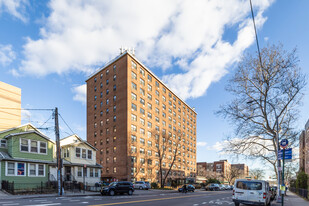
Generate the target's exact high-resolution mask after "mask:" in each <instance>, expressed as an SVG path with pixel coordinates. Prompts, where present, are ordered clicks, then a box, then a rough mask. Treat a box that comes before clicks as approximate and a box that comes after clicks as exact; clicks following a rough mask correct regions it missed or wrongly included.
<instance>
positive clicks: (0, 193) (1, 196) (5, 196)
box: [0, 191, 101, 200]
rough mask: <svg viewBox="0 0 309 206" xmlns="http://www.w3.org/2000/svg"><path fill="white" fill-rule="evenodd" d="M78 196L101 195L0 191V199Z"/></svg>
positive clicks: (93, 194) (97, 194) (95, 194)
mask: <svg viewBox="0 0 309 206" xmlns="http://www.w3.org/2000/svg"><path fill="white" fill-rule="evenodd" d="M78 196H101V194H100V192H88V191H86V192H85V193H84V192H83V191H81V192H66V191H64V194H63V195H62V196H59V195H58V194H56V193H52V194H33V195H12V194H9V193H6V192H3V191H0V200H11V199H29V198H30V199H32V198H46V197H78Z"/></svg>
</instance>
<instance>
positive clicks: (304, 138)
mask: <svg viewBox="0 0 309 206" xmlns="http://www.w3.org/2000/svg"><path fill="white" fill-rule="evenodd" d="M299 167H300V168H299V169H300V170H304V171H305V172H306V173H307V174H308V175H309V120H308V121H307V123H306V125H305V130H303V131H302V133H301V134H300V136H299Z"/></svg>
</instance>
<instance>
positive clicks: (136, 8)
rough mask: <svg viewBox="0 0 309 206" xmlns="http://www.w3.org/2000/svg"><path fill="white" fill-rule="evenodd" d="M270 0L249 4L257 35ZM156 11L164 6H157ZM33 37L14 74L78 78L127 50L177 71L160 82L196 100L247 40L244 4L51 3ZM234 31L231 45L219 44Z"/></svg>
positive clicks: (159, 0)
mask: <svg viewBox="0 0 309 206" xmlns="http://www.w3.org/2000/svg"><path fill="white" fill-rule="evenodd" d="M272 1H273V0H261V1H255V2H254V8H255V11H256V23H257V27H258V28H260V27H261V26H262V25H263V23H264V21H265V20H266V19H265V17H263V12H264V11H265V9H267V8H268V7H269V5H270V4H271V3H272ZM162 5H164V6H162ZM49 6H50V9H51V14H50V16H49V17H48V18H47V20H46V23H45V24H44V25H45V26H44V27H42V28H41V30H40V35H41V38H40V39H37V40H33V39H30V38H28V40H27V43H26V44H25V45H24V52H23V53H24V59H23V60H22V62H21V66H20V67H19V70H20V71H22V72H23V73H29V74H32V75H33V74H36V75H38V76H43V75H47V74H50V73H58V74H62V73H67V72H72V71H74V72H85V73H87V74H89V73H90V72H92V71H93V68H94V67H97V65H100V66H101V65H103V64H104V62H107V61H108V60H110V59H112V58H114V57H115V56H116V55H117V53H118V52H117V49H118V48H119V47H120V46H121V45H127V46H134V47H135V48H136V56H137V57H138V58H139V59H141V60H142V62H144V63H145V64H146V65H149V68H151V69H152V68H155V67H161V68H162V69H163V70H167V69H170V68H171V67H172V66H174V65H177V66H178V67H179V70H178V71H177V73H175V72H173V71H170V72H169V73H170V74H169V75H165V76H163V80H164V81H165V82H166V83H167V84H168V85H169V86H170V87H171V88H172V89H173V90H174V91H175V92H176V93H177V94H179V95H180V96H181V97H182V98H184V99H187V98H195V97H199V96H201V95H203V94H204V93H205V92H206V90H207V88H208V87H209V85H210V84H211V83H212V82H215V81H218V80H220V78H221V77H222V76H224V75H225V74H226V73H227V68H228V66H230V65H231V64H233V63H235V62H237V60H238V59H239V57H240V55H241V54H242V53H243V51H244V50H245V49H246V48H248V47H249V46H250V45H251V44H252V43H253V41H254V33H253V32H254V30H253V25H252V21H251V17H250V5H249V3H248V2H247V1H242V0H227V1H217V0H210V1H204V0H195V1H189V0H175V1H164V0H153V1H142V0H134V1H124V0H115V1H99V0H98V1H96V0H93V1H70V0H52V1H51V2H50V4H49ZM226 28H235V33H236V34H237V35H236V36H237V38H236V40H235V41H234V42H227V41H225V40H223V35H224V32H225V29H226Z"/></svg>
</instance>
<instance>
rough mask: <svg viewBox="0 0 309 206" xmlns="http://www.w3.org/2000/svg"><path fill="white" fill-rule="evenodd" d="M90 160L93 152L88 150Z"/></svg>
mask: <svg viewBox="0 0 309 206" xmlns="http://www.w3.org/2000/svg"><path fill="white" fill-rule="evenodd" d="M88 159H92V151H91V150H88Z"/></svg>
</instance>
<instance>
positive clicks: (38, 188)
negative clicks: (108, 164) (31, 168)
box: [1, 180, 101, 195]
mask: <svg viewBox="0 0 309 206" xmlns="http://www.w3.org/2000/svg"><path fill="white" fill-rule="evenodd" d="M1 186H2V189H3V190H5V191H6V192H8V193H11V194H14V195H15V194H48V193H57V192H58V187H57V182H56V181H49V182H39V183H19V182H18V183H17V182H14V181H13V182H9V181H5V180H3V181H2V182H1ZM63 189H64V191H66V192H73V193H75V192H82V191H84V190H85V191H93V192H99V191H100V189H101V187H100V186H97V187H96V186H90V185H88V184H87V183H86V184H85V185H84V184H83V183H81V182H76V181H74V182H64V183H63Z"/></svg>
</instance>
